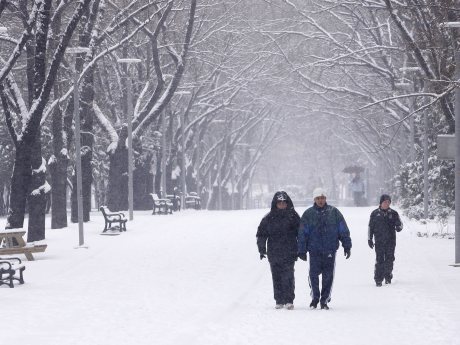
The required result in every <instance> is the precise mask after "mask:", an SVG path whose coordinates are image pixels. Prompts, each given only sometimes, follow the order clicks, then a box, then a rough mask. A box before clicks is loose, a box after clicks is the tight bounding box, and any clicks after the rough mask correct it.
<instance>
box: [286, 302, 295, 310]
mask: <svg viewBox="0 0 460 345" xmlns="http://www.w3.org/2000/svg"><path fill="white" fill-rule="evenodd" d="M284 307H285V308H286V309H287V310H293V309H294V304H292V303H286V304H285V305H284Z"/></svg>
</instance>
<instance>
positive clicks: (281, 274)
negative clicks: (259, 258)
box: [270, 261, 295, 304]
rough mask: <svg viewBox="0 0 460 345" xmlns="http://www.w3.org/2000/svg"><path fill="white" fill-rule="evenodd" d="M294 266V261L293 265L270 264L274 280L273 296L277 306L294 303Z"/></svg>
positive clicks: (282, 263)
mask: <svg viewBox="0 0 460 345" xmlns="http://www.w3.org/2000/svg"><path fill="white" fill-rule="evenodd" d="M294 264H295V262H294V261H292V263H291V262H289V263H286V262H270V269H271V271H272V280H273V294H274V297H275V301H276V304H286V303H293V302H294V298H295V295H294V289H295V279H294Z"/></svg>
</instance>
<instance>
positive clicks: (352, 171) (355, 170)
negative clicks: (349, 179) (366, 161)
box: [342, 165, 364, 174]
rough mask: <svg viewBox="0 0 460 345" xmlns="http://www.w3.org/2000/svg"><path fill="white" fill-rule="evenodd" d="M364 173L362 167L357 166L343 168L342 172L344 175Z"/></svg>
mask: <svg viewBox="0 0 460 345" xmlns="http://www.w3.org/2000/svg"><path fill="white" fill-rule="evenodd" d="M363 171H364V167H362V166H359V165H349V166H346V167H345V168H343V170H342V172H344V173H346V174H359V173H362V172H363Z"/></svg>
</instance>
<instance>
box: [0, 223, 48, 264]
mask: <svg viewBox="0 0 460 345" xmlns="http://www.w3.org/2000/svg"><path fill="white" fill-rule="evenodd" d="M25 234H26V231H25V230H23V229H6V230H0V245H1V247H0V255H9V254H24V255H25V256H26V258H27V260H29V261H33V260H35V259H34V256H33V255H32V253H38V252H44V251H45V249H46V247H47V245H46V244H35V243H26V242H25V241H24V238H23V236H24V235H25Z"/></svg>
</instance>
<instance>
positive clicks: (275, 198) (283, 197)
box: [271, 190, 294, 211]
mask: <svg viewBox="0 0 460 345" xmlns="http://www.w3.org/2000/svg"><path fill="white" fill-rule="evenodd" d="M278 200H285V201H286V203H287V208H286V209H287V210H293V209H294V204H293V203H292V200H291V198H290V197H289V195H288V194H287V193H286V192H285V191H283V190H281V191H278V192H276V193H275V195H274V196H273V200H272V205H271V210H272V211H275V210H277V208H276V203H277V202H278Z"/></svg>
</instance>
